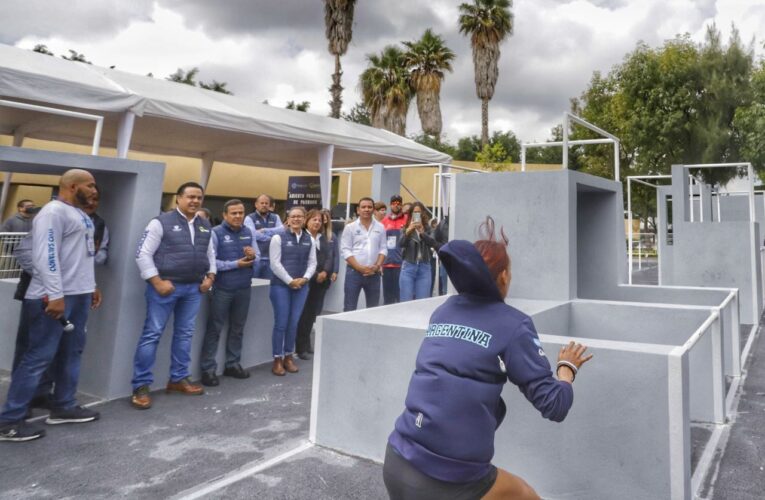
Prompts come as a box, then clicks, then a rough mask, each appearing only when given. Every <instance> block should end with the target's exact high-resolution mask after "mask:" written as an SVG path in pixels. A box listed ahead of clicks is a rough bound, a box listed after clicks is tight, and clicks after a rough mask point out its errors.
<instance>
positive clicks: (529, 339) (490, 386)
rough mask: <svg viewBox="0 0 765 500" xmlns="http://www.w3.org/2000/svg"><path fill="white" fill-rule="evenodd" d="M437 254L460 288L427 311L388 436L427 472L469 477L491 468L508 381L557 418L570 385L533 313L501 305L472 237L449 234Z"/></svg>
mask: <svg viewBox="0 0 765 500" xmlns="http://www.w3.org/2000/svg"><path fill="white" fill-rule="evenodd" d="M439 256H440V257H441V259H442V261H443V263H444V266H445V267H446V270H447V272H448V274H449V278H450V279H451V280H452V283H453V284H454V286H455V287H456V289H457V291H458V292H459V295H454V296H452V297H449V299H447V300H446V302H444V303H443V304H442V305H441V306H440V307H439V308H438V309H436V310H435V311H434V312H433V315H432V316H431V318H430V324H429V325H428V330H427V333H426V334H425V339H424V340H423V342H422V345H421V346H420V351H419V353H418V354H417V363H416V367H415V370H414V374H413V375H412V379H411V381H410V382H409V391H408V393H407V396H406V402H405V405H406V409H405V410H404V412H403V413H402V414H401V416H400V417H399V418H398V419H397V420H396V427H395V430H394V431H393V433H391V435H390V438H389V443H390V444H391V446H393V448H394V449H395V450H396V451H397V452H398V454H399V455H401V456H402V457H403V458H405V459H406V460H407V461H409V463H411V464H412V465H413V466H414V467H415V468H416V469H418V470H419V471H420V472H422V473H424V474H426V475H428V476H430V477H433V478H436V479H440V480H442V481H448V482H455V483H457V482H469V481H475V480H478V479H480V478H481V477H483V476H485V475H486V474H488V472H489V471H490V468H491V459H492V457H493V456H494V433H495V430H496V429H497V427H499V425H500V424H501V423H502V419H503V418H504V416H505V412H506V407H505V403H504V401H503V400H502V398H501V393H502V387H503V386H504V385H505V382H506V381H507V380H509V381H510V382H512V383H513V384H515V385H517V386H518V388H519V389H520V390H521V392H522V393H523V394H524V395H525V396H526V398H527V399H528V400H529V401H530V402H531V403H532V404H533V405H534V406H535V407H536V408H537V409H538V410H539V411H540V412H541V413H542V416H544V417H545V418H548V419H550V420H553V421H556V422H560V421H562V420H563V419H564V418H565V417H566V414H567V413H568V410H569V408H571V405H572V403H573V401H574V391H573V389H572V387H571V385H570V384H569V383H567V382H561V381H558V380H556V379H555V378H554V377H553V373H552V370H551V368H550V363H549V362H548V360H547V357H546V356H545V354H544V351H543V350H542V345H541V343H540V342H539V338H538V337H537V333H536V330H535V329H534V324H533V323H532V321H531V318H529V317H528V316H527V315H525V314H523V313H522V312H520V311H519V310H517V309H515V308H513V307H511V306H509V305H507V304H505V301H504V299H503V297H501V296H500V294H499V290H498V289H497V286H496V284H495V283H494V280H492V278H491V275H490V273H489V269H488V267H487V266H486V264H485V263H484V262H483V259H482V258H481V255H480V253H479V252H478V250H477V249H476V248H475V247H474V246H473V244H472V243H470V242H468V241H464V240H455V241H452V242H450V243H448V244H446V245H444V246H443V247H442V248H441V250H440V251H439ZM521 432H522V431H521Z"/></svg>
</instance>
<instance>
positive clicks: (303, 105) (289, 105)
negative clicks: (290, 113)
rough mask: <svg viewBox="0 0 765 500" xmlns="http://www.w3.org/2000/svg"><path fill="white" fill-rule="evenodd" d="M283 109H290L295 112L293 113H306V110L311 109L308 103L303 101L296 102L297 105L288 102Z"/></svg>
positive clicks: (293, 102)
mask: <svg viewBox="0 0 765 500" xmlns="http://www.w3.org/2000/svg"><path fill="white" fill-rule="evenodd" d="M285 107H286V108H287V109H292V110H295V111H303V112H306V111H308V108H310V107H311V103H310V102H308V101H303V102H298V103H296V102H295V101H289V102H288V103H287V106H285Z"/></svg>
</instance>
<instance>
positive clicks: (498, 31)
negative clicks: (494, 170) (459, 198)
mask: <svg viewBox="0 0 765 500" xmlns="http://www.w3.org/2000/svg"><path fill="white" fill-rule="evenodd" d="M511 5H512V2H511V0H473V3H472V4H469V3H463V4H462V5H460V17H459V27H460V33H462V34H463V35H470V46H471V47H472V48H473V68H474V71H475V75H474V76H475V91H476V94H477V95H478V98H479V99H481V144H482V145H486V144H488V143H489V100H490V99H491V98H492V97H494V86H495V85H496V84H497V76H498V75H499V71H498V69H497V62H498V61H499V55H500V54H499V44H500V43H501V42H502V41H503V40H504V39H505V37H507V36H508V35H512V34H513V14H512V13H511V12H510V7H511Z"/></svg>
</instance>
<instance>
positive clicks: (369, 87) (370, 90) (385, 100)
mask: <svg viewBox="0 0 765 500" xmlns="http://www.w3.org/2000/svg"><path fill="white" fill-rule="evenodd" d="M367 63H368V66H367V69H365V70H364V71H363V72H362V73H361V76H360V78H359V87H360V89H361V96H362V99H363V101H364V105H365V106H366V107H367V109H369V114H370V116H371V119H372V126H373V127H377V128H384V129H385V130H389V131H391V132H393V133H395V134H398V135H405V134H406V115H407V112H408V111H409V103H410V102H411V100H412V89H411V86H410V82H409V73H408V71H407V69H406V64H405V60H404V52H403V51H402V50H401V49H399V48H398V47H396V46H395V45H388V46H387V47H385V48H384V49H383V51H382V52H381V53H380V54H379V55H378V54H369V55H367Z"/></svg>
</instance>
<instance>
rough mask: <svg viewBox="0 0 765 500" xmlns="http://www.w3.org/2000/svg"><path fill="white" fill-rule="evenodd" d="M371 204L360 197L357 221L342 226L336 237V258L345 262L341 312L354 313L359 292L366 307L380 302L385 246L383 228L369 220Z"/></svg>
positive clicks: (386, 252)
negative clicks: (338, 249)
mask: <svg viewBox="0 0 765 500" xmlns="http://www.w3.org/2000/svg"><path fill="white" fill-rule="evenodd" d="M374 205H375V202H374V200H373V199H372V198H366V197H365V198H361V199H360V200H359V204H358V206H357V207H356V213H357V214H358V215H359V218H358V219H356V220H355V221H353V222H351V223H350V224H348V225H347V226H345V229H343V236H342V237H341V238H340V255H341V256H342V257H343V259H345V261H346V262H347V263H348V268H347V269H346V271H345V285H344V292H345V297H344V298H343V311H355V310H356V307H357V306H358V302H359V294H360V293H361V290H364V298H365V299H366V302H367V307H375V306H377V305H378V304H379V303H380V269H381V267H382V263H383V261H384V260H385V256H386V255H388V247H387V242H386V238H385V227H383V225H382V224H380V223H379V222H377V221H376V220H375V219H374V217H372V213H373V212H374V208H375V207H374Z"/></svg>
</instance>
